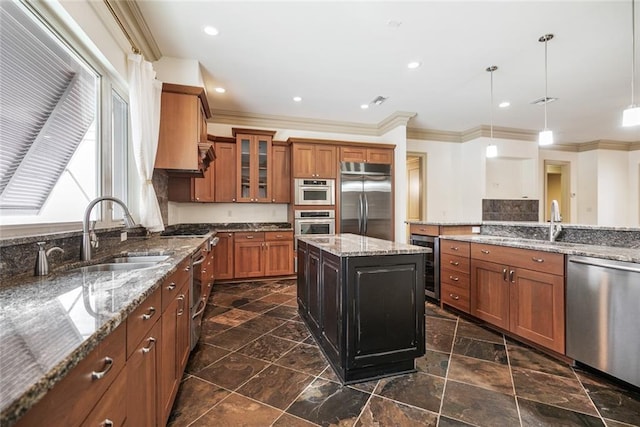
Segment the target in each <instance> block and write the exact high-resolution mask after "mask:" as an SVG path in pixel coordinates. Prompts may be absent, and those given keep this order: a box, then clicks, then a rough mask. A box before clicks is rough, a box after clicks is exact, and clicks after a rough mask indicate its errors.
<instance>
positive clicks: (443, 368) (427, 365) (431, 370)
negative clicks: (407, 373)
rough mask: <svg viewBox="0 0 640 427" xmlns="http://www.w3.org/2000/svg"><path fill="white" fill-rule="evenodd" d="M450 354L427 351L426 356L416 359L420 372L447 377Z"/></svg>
mask: <svg viewBox="0 0 640 427" xmlns="http://www.w3.org/2000/svg"><path fill="white" fill-rule="evenodd" d="M449 357H450V355H449V354H448V353H441V352H439V351H431V350H427V351H426V353H425V355H424V356H422V357H418V358H417V359H415V361H416V369H417V370H418V372H423V373H425V374H431V375H436V376H438V377H445V376H446V375H447V367H448V366H449Z"/></svg>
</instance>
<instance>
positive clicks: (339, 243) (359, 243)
mask: <svg viewBox="0 0 640 427" xmlns="http://www.w3.org/2000/svg"><path fill="white" fill-rule="evenodd" d="M298 240H301V241H303V242H306V243H308V244H310V245H312V246H316V247H318V248H320V249H322V250H324V251H326V252H329V253H330V254H333V255H337V256H339V257H356V256H373V255H377V256H379V255H399V254H419V253H431V252H432V250H431V249H430V248H426V247H423V246H415V245H408V244H406V243H398V242H391V241H389V240H382V239H376V238H374V237H367V236H360V235H357V234H314V235H309V236H300V237H298Z"/></svg>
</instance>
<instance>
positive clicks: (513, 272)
mask: <svg viewBox="0 0 640 427" xmlns="http://www.w3.org/2000/svg"><path fill="white" fill-rule="evenodd" d="M514 274H515V271H513V270H511V271H510V272H509V281H510V282H511V283H516V282H515V281H514V280H513V276H514Z"/></svg>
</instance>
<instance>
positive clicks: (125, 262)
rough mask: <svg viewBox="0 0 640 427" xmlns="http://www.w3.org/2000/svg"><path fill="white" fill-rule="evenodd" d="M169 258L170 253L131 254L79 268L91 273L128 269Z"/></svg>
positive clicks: (150, 265)
mask: <svg viewBox="0 0 640 427" xmlns="http://www.w3.org/2000/svg"><path fill="white" fill-rule="evenodd" d="M167 258H169V255H131V256H119V257H115V258H111V259H110V260H109V261H108V262H105V263H102V264H93V265H87V266H85V267H79V268H78V270H80V271H82V272H85V273H90V272H95V271H128V270H140V269H143V268H149V267H153V266H155V265H157V264H159V263H161V262H162V261H165V260H166V259H167Z"/></svg>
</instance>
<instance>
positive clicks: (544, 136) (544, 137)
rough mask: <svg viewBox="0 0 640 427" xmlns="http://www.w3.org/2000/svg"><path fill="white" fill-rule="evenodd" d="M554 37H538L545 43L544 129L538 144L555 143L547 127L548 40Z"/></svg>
mask: <svg viewBox="0 0 640 427" xmlns="http://www.w3.org/2000/svg"><path fill="white" fill-rule="evenodd" d="M552 38H553V34H545V35H544V36H542V37H540V38H539V39H538V41H539V42H541V43H544V129H543V130H542V132H540V134H539V136H538V145H551V144H553V132H552V131H551V130H549V129H548V128H547V103H548V102H549V97H548V96H547V88H548V78H547V42H549V40H551V39H552Z"/></svg>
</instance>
